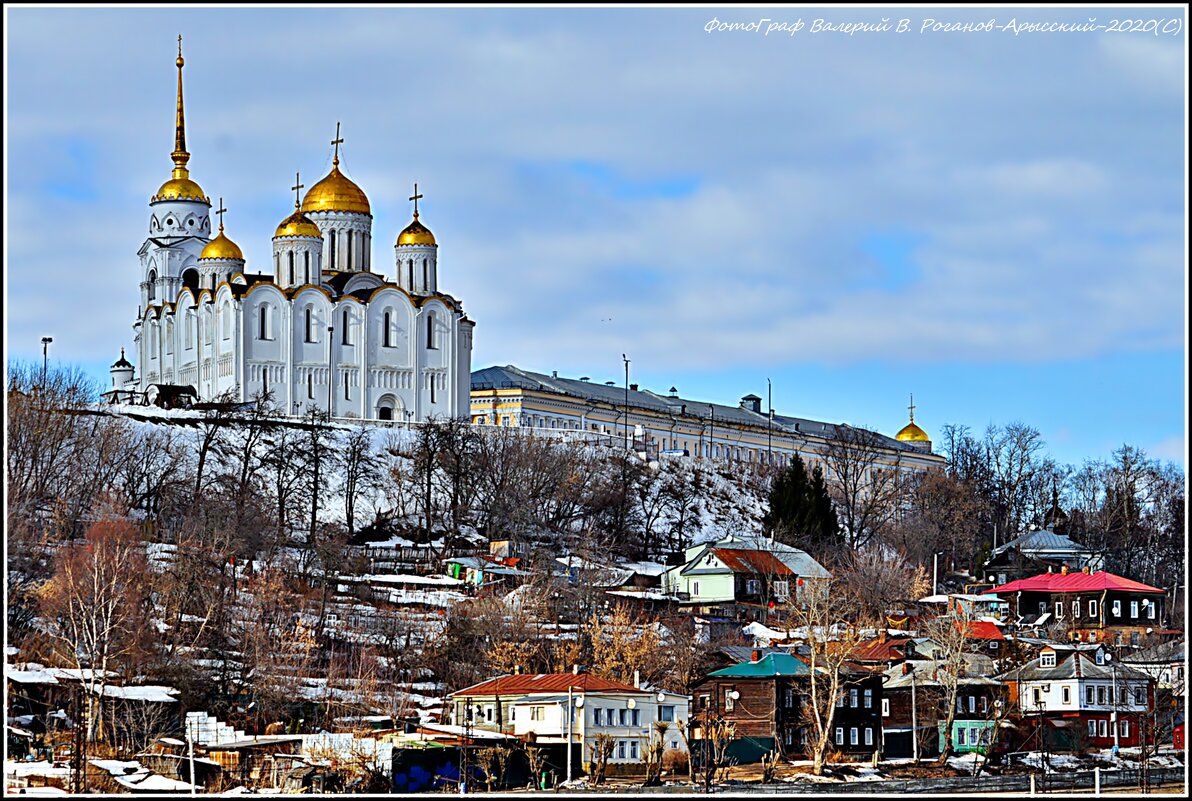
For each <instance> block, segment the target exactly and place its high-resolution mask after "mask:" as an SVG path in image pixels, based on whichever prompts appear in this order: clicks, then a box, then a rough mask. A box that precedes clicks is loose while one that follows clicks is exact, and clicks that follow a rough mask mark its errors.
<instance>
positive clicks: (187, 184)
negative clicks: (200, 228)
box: [151, 170, 210, 203]
mask: <svg viewBox="0 0 1192 801" xmlns="http://www.w3.org/2000/svg"><path fill="white" fill-rule="evenodd" d="M174 173H175V174H177V173H178V170H174ZM159 200H197V201H199V202H200V203H209V202H210V201H209V200H208V199H207V196H206V195H204V194H203V187H201V186H199V185H198V184H196V183H195V182H194V181H192V180H190V178H187V177H181V178H177V177H176V178H171V179H170V180H168V181H166V182H165V183H164V184H162V185H161V189H158V190H157V193H156V194H155V195H154V196H153V197H152V198H151V202H153V203H156V202H158V201H159Z"/></svg>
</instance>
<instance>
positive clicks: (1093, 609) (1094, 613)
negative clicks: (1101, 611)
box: [1089, 601, 1097, 617]
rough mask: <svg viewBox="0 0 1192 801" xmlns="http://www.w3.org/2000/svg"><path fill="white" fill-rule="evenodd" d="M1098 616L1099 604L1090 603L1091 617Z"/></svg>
mask: <svg viewBox="0 0 1192 801" xmlns="http://www.w3.org/2000/svg"><path fill="white" fill-rule="evenodd" d="M1096 616H1097V602H1096V601H1089V617H1096Z"/></svg>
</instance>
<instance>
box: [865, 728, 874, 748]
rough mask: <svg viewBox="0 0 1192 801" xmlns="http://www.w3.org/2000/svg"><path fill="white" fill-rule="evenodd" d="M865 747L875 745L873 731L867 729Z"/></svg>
mask: <svg viewBox="0 0 1192 801" xmlns="http://www.w3.org/2000/svg"><path fill="white" fill-rule="evenodd" d="M865 745H873V729H871V728H870V727H868V726H866V727H865Z"/></svg>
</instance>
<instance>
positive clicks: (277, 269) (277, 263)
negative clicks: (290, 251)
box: [273, 253, 294, 284]
mask: <svg viewBox="0 0 1192 801" xmlns="http://www.w3.org/2000/svg"><path fill="white" fill-rule="evenodd" d="M273 273H274V275H276V276H277V280H278V281H280V280H281V254H280V253H274V254H273ZM290 283H291V284H292V283H294V274H293V273H291V274H290Z"/></svg>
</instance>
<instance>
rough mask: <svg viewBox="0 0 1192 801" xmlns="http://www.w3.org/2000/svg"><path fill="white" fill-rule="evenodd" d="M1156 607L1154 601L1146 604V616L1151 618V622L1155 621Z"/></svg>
mask: <svg viewBox="0 0 1192 801" xmlns="http://www.w3.org/2000/svg"><path fill="white" fill-rule="evenodd" d="M1156 606H1157V604H1156V603H1155V602H1154V601H1147V602H1146V616H1147V617H1149V618H1150V619H1151V620H1154V619H1155V607H1156Z"/></svg>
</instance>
